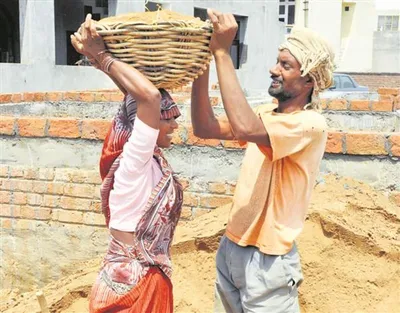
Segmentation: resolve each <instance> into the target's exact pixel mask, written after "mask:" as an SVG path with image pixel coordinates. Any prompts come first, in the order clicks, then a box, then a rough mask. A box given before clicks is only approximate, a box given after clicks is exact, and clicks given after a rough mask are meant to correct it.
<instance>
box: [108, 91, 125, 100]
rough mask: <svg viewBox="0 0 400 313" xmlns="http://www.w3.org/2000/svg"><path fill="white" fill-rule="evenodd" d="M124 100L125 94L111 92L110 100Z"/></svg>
mask: <svg viewBox="0 0 400 313" xmlns="http://www.w3.org/2000/svg"><path fill="white" fill-rule="evenodd" d="M123 100H124V94H123V93H120V92H118V93H111V94H110V101H111V102H122V101H123Z"/></svg>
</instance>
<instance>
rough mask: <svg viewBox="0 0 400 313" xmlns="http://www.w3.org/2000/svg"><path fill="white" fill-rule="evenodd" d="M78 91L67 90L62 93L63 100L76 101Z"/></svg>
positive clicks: (78, 95)
mask: <svg viewBox="0 0 400 313" xmlns="http://www.w3.org/2000/svg"><path fill="white" fill-rule="evenodd" d="M79 97H80V92H78V91H67V92H65V93H64V101H78V100H79Z"/></svg>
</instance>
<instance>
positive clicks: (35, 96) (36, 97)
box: [33, 92, 46, 101]
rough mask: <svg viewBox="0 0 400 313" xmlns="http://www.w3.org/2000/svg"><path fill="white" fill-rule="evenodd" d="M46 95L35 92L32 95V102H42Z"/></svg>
mask: <svg viewBox="0 0 400 313" xmlns="http://www.w3.org/2000/svg"><path fill="white" fill-rule="evenodd" d="M45 95H46V93H44V92H35V93H34V94H33V101H43V100H44V99H45Z"/></svg>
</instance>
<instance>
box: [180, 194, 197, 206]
mask: <svg viewBox="0 0 400 313" xmlns="http://www.w3.org/2000/svg"><path fill="white" fill-rule="evenodd" d="M183 205H186V206H192V207H197V206H198V205H199V195H198V194H195V193H192V192H184V193H183Z"/></svg>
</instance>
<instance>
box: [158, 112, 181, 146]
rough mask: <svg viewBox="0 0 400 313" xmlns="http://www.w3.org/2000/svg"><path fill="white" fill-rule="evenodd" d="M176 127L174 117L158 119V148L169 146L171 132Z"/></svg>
mask: <svg viewBox="0 0 400 313" xmlns="http://www.w3.org/2000/svg"><path fill="white" fill-rule="evenodd" d="M177 128H178V123H177V122H176V121H175V118H174V117H173V118H171V119H169V120H160V132H159V133H158V138H157V146H159V147H160V148H169V147H170V146H171V140H172V137H173V132H174V130H175V129H177Z"/></svg>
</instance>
